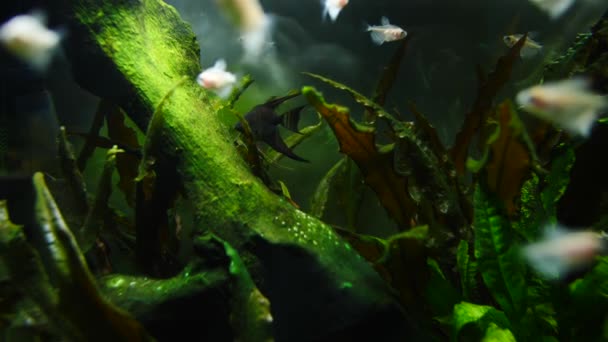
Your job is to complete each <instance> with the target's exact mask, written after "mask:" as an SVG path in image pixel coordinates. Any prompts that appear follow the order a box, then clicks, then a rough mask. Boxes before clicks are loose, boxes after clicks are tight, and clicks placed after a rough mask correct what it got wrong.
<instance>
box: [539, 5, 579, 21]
mask: <svg viewBox="0 0 608 342" xmlns="http://www.w3.org/2000/svg"><path fill="white" fill-rule="evenodd" d="M530 2H531V3H532V4H534V5H535V6H536V7H538V8H539V9H540V10H542V11H543V12H545V13H546V14H547V15H548V16H549V17H550V18H551V19H557V18H559V17H561V16H562V15H563V14H564V13H566V11H567V10H568V9H569V8H570V7H571V6H572V5H573V4H574V2H575V0H530Z"/></svg>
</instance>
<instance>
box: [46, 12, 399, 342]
mask: <svg viewBox="0 0 608 342" xmlns="http://www.w3.org/2000/svg"><path fill="white" fill-rule="evenodd" d="M53 6H54V8H55V10H56V12H57V13H59V14H60V15H63V16H66V19H67V20H69V21H70V23H71V25H70V36H69V40H68V41H67V42H66V47H67V53H68V56H69V57H70V60H71V62H72V66H73V71H74V75H75V78H76V79H77V80H78V82H79V83H80V84H81V85H82V86H83V87H85V88H87V89H88V90H90V91H91V92H93V93H95V94H96V95H98V96H100V97H102V98H107V99H111V100H112V101H113V102H114V103H116V104H118V105H120V107H121V108H122V109H123V110H124V111H125V112H126V113H127V114H128V115H129V116H130V117H131V119H132V120H133V121H134V122H135V123H136V124H137V125H138V126H139V128H140V129H141V130H142V131H145V132H147V134H146V143H145V147H144V158H143V161H142V164H141V167H140V175H139V177H138V182H139V184H138V191H137V193H138V196H139V200H138V201H137V202H138V203H140V204H142V205H143V208H146V209H147V210H146V211H144V212H142V211H141V208H140V209H139V210H140V211H139V213H138V214H137V215H136V216H137V219H138V222H137V226H138V227H137V233H138V237H137V238H138V239H139V240H140V241H138V253H139V256H138V257H139V260H140V263H141V264H142V267H143V270H144V271H145V272H148V273H152V274H154V273H156V272H160V273H162V270H161V271H159V267H158V264H157V263H162V260H161V259H162V258H160V251H159V248H158V247H159V244H160V242H159V241H158V240H159V232H158V229H159V227H157V226H155V225H161V224H162V223H160V222H162V221H163V220H166V214H165V213H166V209H167V208H168V206H169V205H170V204H171V202H172V200H173V198H174V197H175V196H176V195H177V192H178V191H180V192H182V195H184V196H185V197H186V198H187V200H188V201H190V202H191V203H192V204H193V206H194V209H195V222H194V227H195V235H198V236H200V235H202V234H203V233H207V232H212V233H214V234H215V235H217V236H218V237H220V238H221V239H223V240H225V241H226V242H227V243H229V244H230V245H231V246H232V247H234V248H235V250H236V251H238V253H239V254H240V255H241V258H242V259H243V261H244V265H245V267H246V269H247V270H248V272H249V273H250V274H251V278H252V279H253V280H254V281H255V283H256V285H257V286H258V287H259V288H260V290H261V291H262V293H263V295H264V296H266V297H267V298H268V299H269V301H270V307H271V311H272V317H273V334H274V337H275V338H276V339H277V340H289V341H294V340H311V339H321V340H324V339H330V338H336V337H345V336H352V334H357V333H360V332H361V331H373V334H374V336H376V337H382V336H388V335H391V334H395V333H396V331H399V332H403V331H405V330H407V326H406V323H405V321H404V320H405V319H404V316H403V313H402V309H401V308H400V307H399V306H398V305H397V304H396V302H395V298H394V297H393V295H392V294H391V293H390V292H389V289H388V287H387V286H386V284H385V283H383V281H382V280H381V279H380V277H379V276H378V274H376V273H375V272H374V270H373V269H372V268H371V267H370V265H369V264H367V263H366V261H364V260H363V259H362V258H361V257H359V255H358V254H357V253H356V252H355V251H353V250H351V249H350V247H349V245H348V244H347V243H346V242H345V241H344V240H342V239H341V238H340V237H338V236H337V235H336V234H335V233H334V232H333V231H332V229H331V228H330V227H329V226H328V225H326V224H324V223H323V222H321V221H319V220H317V219H315V218H314V217H311V216H309V215H307V214H305V213H303V212H301V211H299V210H297V209H296V208H294V206H293V205H291V204H290V203H289V202H288V201H286V200H285V199H283V198H281V197H279V196H277V195H275V194H274V193H272V192H271V191H269V190H268V189H267V188H266V187H265V186H264V184H263V183H262V182H261V181H260V180H259V179H257V178H256V177H254V176H253V175H252V174H251V172H250V171H249V170H248V168H247V166H246V164H245V163H244V162H243V161H242V159H241V158H240V157H239V155H238V153H237V151H236V150H235V149H234V147H233V145H232V141H230V139H229V134H228V131H227V129H226V128H225V127H224V126H222V125H221V124H220V121H219V120H218V117H217V113H216V112H215V110H214V109H213V107H212V106H211V105H210V100H209V99H208V98H207V94H206V93H205V92H204V91H203V90H202V89H201V88H200V87H198V85H197V84H196V83H195V81H194V79H195V77H196V74H197V73H198V72H199V71H200V65H199V50H198V44H197V42H196V38H195V36H194V34H193V32H192V31H191V29H190V26H189V25H188V24H186V23H184V22H183V21H182V20H181V19H180V17H179V15H178V14H177V12H176V11H175V9H174V8H172V7H171V6H169V5H167V4H165V3H164V2H162V1H160V0H139V1H133V0H112V1H102V0H97V1H93V0H71V1H68V0H62V1H57V2H55V4H54V5H53ZM183 77H187V78H188V81H186V82H185V83H184V84H182V85H180V86H178V87H176V88H174V86H175V85H176V84H177V83H178V82H179V81H180V80H181V79H182V78H183ZM172 88H174V89H175V90H174V92H173V93H172V94H170V95H169V96H167V97H166V98H165V100H164V101H163V104H162V106H160V107H157V106H158V105H159V104H160V103H161V101H162V99H163V98H164V97H165V95H167V93H168V92H169V90H170V89H172ZM157 109H158V110H157ZM153 114H154V115H153ZM136 211H137V210H136ZM163 211H164V212H165V213H163ZM148 253H149V254H148ZM161 269H162V267H161ZM200 310H205V308H200ZM370 329H371V330H370Z"/></svg>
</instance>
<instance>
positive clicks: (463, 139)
mask: <svg viewBox="0 0 608 342" xmlns="http://www.w3.org/2000/svg"><path fill="white" fill-rule="evenodd" d="M526 39H527V35H524V36H523V37H522V38H520V39H519V41H518V42H517V43H516V44H515V45H514V46H513V47H512V48H511V49H509V52H508V53H507V54H506V55H505V56H503V57H500V58H499V59H498V62H497V63H496V67H495V69H494V71H493V72H492V73H490V74H489V75H488V77H487V78H483V77H481V76H480V77H479V78H480V85H479V88H478V90H477V98H476V99H475V103H474V104H473V108H472V109H471V111H470V112H469V113H468V114H467V115H466V117H465V120H464V123H463V125H462V128H461V129H460V132H458V134H457V135H456V140H455V142H454V146H452V148H451V150H450V154H451V156H452V160H453V161H454V166H455V167H456V171H457V172H458V173H459V174H460V175H463V174H464V172H465V163H466V159H467V155H468V152H469V146H470V144H471V141H472V139H473V137H474V136H475V134H476V133H477V132H478V131H479V129H480V128H481V127H482V126H483V124H484V122H485V120H486V119H487V116H488V114H489V113H490V112H491V109H492V102H493V100H494V97H496V95H497V94H498V92H499V91H500V89H502V87H503V86H504V85H505V84H506V83H507V81H508V80H509V78H510V77H511V70H512V69H513V65H514V64H515V61H517V60H518V59H519V52H520V50H521V48H522V47H523V45H524V43H525V41H526Z"/></svg>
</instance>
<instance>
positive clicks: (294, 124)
mask: <svg viewBox="0 0 608 342" xmlns="http://www.w3.org/2000/svg"><path fill="white" fill-rule="evenodd" d="M304 107H306V105H303V106H299V107H296V108H293V109H291V110H290V111H288V112H285V113H283V114H281V124H282V125H283V126H284V127H285V128H287V129H288V130H290V131H292V132H296V133H300V131H298V122H299V121H300V113H301V112H302V109H304Z"/></svg>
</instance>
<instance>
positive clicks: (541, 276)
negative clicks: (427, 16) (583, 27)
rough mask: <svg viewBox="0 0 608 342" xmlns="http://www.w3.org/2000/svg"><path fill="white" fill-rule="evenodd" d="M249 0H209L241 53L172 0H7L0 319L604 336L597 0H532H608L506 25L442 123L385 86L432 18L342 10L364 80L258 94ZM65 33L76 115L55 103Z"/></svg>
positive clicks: (325, 6) (401, 337)
mask: <svg viewBox="0 0 608 342" xmlns="http://www.w3.org/2000/svg"><path fill="white" fill-rule="evenodd" d="M356 3H357V1H355V0H353V1H348V0H325V1H322V2H321V3H320V6H318V4H316V5H317V7H319V8H318V10H319V11H318V12H319V13H318V14H320V16H321V18H319V19H320V20H321V21H322V23H323V25H328V26H329V25H331V26H330V27H339V26H340V25H346V24H344V22H343V18H344V14H347V11H349V8H351V7H354V6H358V5H357V4H356ZM380 3H383V2H380ZM263 4H267V3H263V2H260V1H257V0H217V1H215V2H213V5H212V6H213V7H214V8H216V10H218V11H220V12H221V13H223V14H224V15H225V18H226V22H227V23H229V25H231V27H232V29H233V30H234V32H236V34H238V36H239V39H236V40H234V42H233V43H235V42H236V43H238V44H239V50H238V51H239V54H240V57H241V61H240V62H238V63H236V62H234V61H233V60H234V59H233V58H232V57H227V58H224V57H218V58H216V59H215V60H214V61H213V62H212V63H210V64H209V66H207V67H202V66H201V63H200V60H201V56H205V58H204V60H205V61H207V60H210V57H209V56H207V55H206V51H205V49H204V47H205V46H206V45H205V44H202V45H199V42H198V40H197V38H198V39H201V40H204V39H205V37H202V36H200V35H199V36H198V37H197V34H195V32H194V31H193V26H192V25H191V23H188V22H186V21H185V20H183V19H182V17H181V15H182V14H183V15H186V14H188V13H180V12H179V11H178V9H176V7H173V6H172V5H170V4H167V3H165V2H164V1H162V0H141V1H131V0H110V1H96V0H57V1H55V2H53V3H48V4H45V3H42V4H40V3H38V2H36V1H34V2H32V4H30V5H31V6H29V5H28V6H25V5H23V6H25V7H23V6H21V5H19V6H18V5H16V4H5V5H3V6H6V8H9V9H10V10H8V11H7V12H6V14H5V15H4V14H3V17H2V21H1V22H0V46H1V48H0V60H2V64H0V69H1V71H2V72H3V74H4V75H6V80H7V82H10V84H9V85H8V86H5V87H4V88H3V89H2V95H3V97H2V104H3V106H2V108H0V110H2V112H1V113H0V341H9V342H12V341H66V340H67V341H108V340H120V341H154V340H158V341H173V340H211V341H369V340H378V341H448V340H449V341H580V340H584V341H605V340H608V329H606V327H608V236H607V235H606V233H604V230H606V222H608V215H607V214H608V207H607V206H606V203H607V202H606V200H607V199H608V196H607V194H608V188H607V187H606V185H605V184H604V183H605V182H603V181H602V179H603V177H605V171H607V170H606V167H605V166H604V165H603V164H604V163H603V162H602V160H601V155H602V154H603V152H604V151H605V147H607V146H606V145H607V144H608V140H607V138H606V137H607V136H608V135H607V132H608V127H607V126H606V123H608V120H607V119H606V118H605V114H606V113H608V97H607V96H608V95H607V94H608V72H607V71H608V8H605V7H606V6H602V4H601V3H597V2H596V0H579V1H574V0H553V1H548V0H529V1H524V2H522V6H524V5H525V6H527V7H525V8H526V10H530V11H533V10H534V11H537V12H538V13H539V14H541V15H544V16H546V19H547V20H548V21H549V22H553V23H558V24H559V23H563V22H564V21H561V20H566V19H568V18H569V17H570V18H577V13H579V11H581V10H582V9H584V8H587V7H588V6H595V7H597V8H599V7H602V9H604V10H605V11H606V12H605V13H604V15H603V16H602V17H601V18H599V19H598V20H597V21H595V22H594V23H593V24H592V25H591V26H589V29H588V31H587V32H583V33H580V34H578V35H577V36H576V39H575V40H574V41H573V42H572V43H571V45H570V46H569V47H567V48H558V47H559V45H555V46H558V47H555V46H553V45H551V44H546V45H545V44H543V43H541V39H540V37H539V36H538V35H537V34H536V33H533V32H529V33H514V32H509V34H507V35H505V36H504V37H501V44H503V45H502V50H497V51H494V52H495V55H496V57H495V58H493V64H492V67H491V69H490V70H489V71H487V70H484V68H483V67H482V66H481V65H478V66H477V73H476V74H475V82H476V88H475V92H474V93H471V94H470V96H471V101H470V103H469V104H467V105H460V106H458V107H455V108H456V111H459V110H461V113H460V114H462V116H463V120H462V122H461V123H460V124H459V128H458V129H456V131H457V132H456V134H455V136H454V137H450V135H449V134H443V133H441V132H440V128H439V127H437V129H436V128H435V126H438V125H439V124H441V123H439V124H437V123H436V122H435V120H433V119H432V118H434V117H436V115H437V114H436V113H435V114H427V113H425V111H426V110H427V109H426V107H425V106H419V105H418V104H417V103H416V101H414V100H412V99H407V97H408V96H409V95H407V94H405V95H403V94H402V93H401V92H399V94H400V95H399V98H398V99H399V101H400V102H402V103H401V104H400V106H403V108H406V109H407V112H406V111H405V110H403V109H402V107H398V106H397V107H396V106H393V104H392V103H391V101H390V99H391V97H389V95H390V94H391V92H393V93H395V92H397V91H398V90H399V89H400V88H399V82H400V81H402V78H403V75H404V74H403V73H402V72H401V71H402V70H403V69H404V68H405V67H406V66H407V64H408V63H414V60H413V59H412V58H409V57H410V56H412V55H413V54H414V52H415V49H416V42H417V40H416V39H418V38H417V37H420V36H421V34H422V33H421V31H418V30H417V29H416V28H415V27H412V28H411V29H410V28H409V27H408V26H407V25H404V26H403V28H402V27H401V26H399V25H397V24H396V23H397V21H395V23H392V21H393V20H392V19H389V17H390V16H386V17H382V18H381V19H380V25H366V26H365V28H364V29H362V30H359V31H357V32H358V33H357V34H358V35H360V36H363V37H365V35H368V37H367V39H369V41H368V43H369V42H370V41H371V44H372V45H370V46H373V47H374V48H376V49H380V48H382V49H385V51H390V52H391V53H392V55H391V56H390V58H389V59H388V60H387V61H386V62H383V64H384V67H383V68H381V71H380V73H379V74H378V75H377V76H376V77H377V82H376V84H375V86H371V87H370V89H372V91H369V89H360V90H359V89H356V88H358V86H356V85H348V84H347V83H348V82H342V81H339V80H337V79H334V78H332V77H329V76H328V75H324V74H322V73H317V72H314V73H313V72H310V71H306V70H298V71H301V73H299V75H298V78H297V80H298V81H297V85H296V86H295V87H296V89H291V88H293V87H291V86H290V87H282V86H283V85H284V84H283V83H281V82H279V81H277V80H278V79H279V78H273V77H274V76H272V75H271V76H269V78H268V79H270V80H271V83H274V85H275V86H277V85H278V86H281V88H282V90H280V91H278V92H276V93H275V94H274V95H273V96H272V97H270V98H265V95H264V91H262V90H263V89H262V90H260V88H264V87H265V82H267V81H268V79H267V80H264V79H263V78H262V79H261V80H258V79H257V76H256V73H255V72H254V73H252V74H248V73H245V72H244V71H246V70H248V69H247V68H246V67H244V66H246V65H250V66H251V65H253V66H254V69H251V70H255V67H257V68H259V67H260V66H264V67H266V66H267V65H269V63H270V64H272V63H276V65H275V66H276V68H277V69H272V70H274V71H276V70H282V69H281V68H283V67H284V65H282V64H280V63H279V62H278V61H279V60H280V59H281V56H282V55H281V53H280V52H281V51H280V48H281V45H280V44H278V43H277V44H275V42H274V41H273V40H274V37H277V36H278V35H280V33H281V31H280V28H281V27H283V26H281V25H283V24H281V23H282V22H284V21H285V20H286V19H285V18H281V17H280V16H279V15H277V14H272V13H270V12H266V11H265V7H266V5H265V6H263ZM182 5H183V4H182ZM210 6H211V5H210ZM595 7H594V8H595ZM178 8H179V6H178ZM28 11H29V12H28ZM351 13H354V12H351ZM190 14H191V13H190ZM564 18H565V19H564ZM201 20H202V21H204V20H205V17H203V19H201ZM516 26H517V25H516V22H515V23H514V24H513V27H516ZM226 44H229V42H227V43H226ZM201 46H202V47H203V49H202V50H201ZM218 51H221V50H218ZM58 58H63V59H64V62H66V63H67V64H66V65H69V69H70V73H71V75H72V76H73V79H74V81H75V82H76V83H77V85H78V87H79V91H82V92H83V93H82V94H85V93H86V94H87V95H83V96H82V97H83V98H82V99H77V98H76V97H77V96H74V97H75V98H74V100H73V101H74V102H73V103H79V102H78V101H79V100H80V101H83V100H86V99H85V98H84V97H87V96H90V97H94V98H95V99H96V101H95V102H94V103H95V110H94V111H93V113H92V115H91V118H90V120H88V121H86V124H83V123H82V122H80V121H79V119H74V118H69V117H68V116H67V115H61V114H60V113H56V112H55V109H54V105H53V101H56V100H57V98H56V97H55V98H54V97H53V94H52V92H51V91H49V88H48V84H51V83H53V76H52V75H54V72H56V70H54V69H56V68H58V65H59V64H58V62H57V59H58ZM469 62H470V61H469ZM239 64H242V65H239ZM471 64H474V62H471ZM234 70H237V71H234ZM268 70H269V71H268V74H272V71H271V69H268ZM233 71H234V72H233ZM279 74H281V72H279ZM55 75H56V74H55ZM277 75H278V74H277ZM275 76H276V75H275ZM277 77H278V76H277ZM62 81H65V80H62ZM407 81H409V80H407ZM426 81H428V79H426ZM458 82H460V81H459V80H457V79H455V80H454V83H458ZM287 83H289V82H287ZM422 83H424V82H422ZM7 84H8V83H7ZM420 87H421V88H424V87H426V86H424V85H423V84H421V85H420ZM321 89H323V92H321ZM427 89H430V88H427ZM273 91H274V90H273ZM429 96H432V93H431V95H429ZM298 101H299V102H300V103H299V104H296V102H298ZM68 107H78V106H76V105H74V104H72V105H71V106H68ZM58 108H64V107H61V106H58ZM65 108H67V107H65ZM73 110H75V111H76V112H78V111H79V110H82V109H81V108H76V109H73ZM311 114H313V115H311ZM48 116H52V117H53V120H54V121H52V122H58V125H57V127H54V126H53V125H51V124H48V122H50V121H44V120H45V117H48ZM76 116H78V115H76ZM408 118H411V120H408ZM301 122H304V123H305V124H304V125H302V124H301ZM28 125H29V126H28ZM82 126H85V127H86V129H82ZM300 126H303V127H300ZM24 127H28V129H24ZM283 128H285V129H287V130H288V131H289V134H285V133H284V132H283V131H282V129H283ZM322 139H325V141H327V140H329V141H331V142H332V144H333V145H331V144H327V143H320V141H321V140H322ZM49 141H51V142H50V143H49ZM45 145H48V146H45ZM311 146H312V148H313V149H312V151H315V153H310V151H311V149H310V147H311ZM327 146H332V148H333V147H335V149H337V150H339V156H338V157H337V158H336V159H334V160H331V161H328V160H329V159H328V158H325V157H324V154H326V153H327V154H329V153H330V151H328V150H329V148H328V147H327ZM306 147H308V148H309V149H304V148H306ZM296 149H298V150H297V152H296ZM300 151H302V152H300ZM284 157H287V159H289V160H286V158H284ZM294 165H295V166H294ZM290 167H291V168H292V169H289V171H288V172H289V174H290V175H291V176H290V177H285V176H282V175H284V174H285V171H284V169H286V168H290ZM313 167H314V168H317V169H320V170H322V172H321V173H322V174H323V175H322V176H321V177H320V180H319V181H318V182H317V184H315V186H313V187H308V186H307V185H305V184H306V183H304V182H300V181H298V180H299V179H301V178H300V177H302V175H303V174H307V173H308V170H312V168H313ZM281 169H283V171H277V170H281ZM281 172H283V173H281ZM304 187H306V188H310V189H309V190H310V191H309V193H311V194H312V195H311V196H309V198H303V196H301V194H302V193H306V191H302V189H300V188H304ZM304 190H306V189H304Z"/></svg>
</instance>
